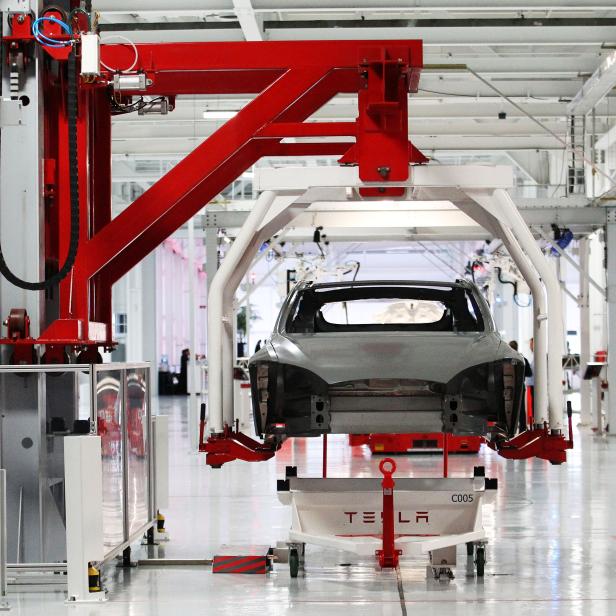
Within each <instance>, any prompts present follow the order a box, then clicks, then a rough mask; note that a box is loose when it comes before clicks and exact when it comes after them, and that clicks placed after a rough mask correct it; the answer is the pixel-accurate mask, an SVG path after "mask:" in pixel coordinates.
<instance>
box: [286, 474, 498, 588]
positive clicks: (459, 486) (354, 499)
mask: <svg viewBox="0 0 616 616" xmlns="http://www.w3.org/2000/svg"><path fill="white" fill-rule="evenodd" d="M296 475H297V469H296V468H295V467H287V473H286V478H285V479H284V480H281V481H279V482H278V498H279V500H280V502H281V503H283V504H285V505H290V506H291V508H292V522H291V530H290V532H289V540H288V546H289V554H288V556H289V566H290V570H291V576H292V577H295V576H296V575H297V572H298V569H299V566H300V565H301V564H302V562H303V553H304V545H305V544H314V545H320V546H323V547H330V548H335V549H338V550H344V551H346V552H351V553H354V554H358V555H360V556H374V554H375V552H376V551H377V550H378V549H380V548H381V545H382V532H383V530H382V529H383V524H382V519H381V518H382V511H383V491H382V487H381V481H382V480H381V479H378V478H355V479H304V478H299V477H297V476H296ZM394 480H395V488H394V533H395V547H396V549H398V550H400V551H401V556H400V557H401V558H402V559H411V558H418V557H422V556H426V555H427V556H428V557H429V565H428V567H427V571H428V574H429V575H432V576H434V577H436V578H440V577H441V576H443V575H445V576H448V577H449V578H452V577H453V574H452V571H451V568H452V567H453V566H455V564H456V546H458V545H460V544H466V546H467V554H468V555H469V556H470V555H474V562H475V565H476V572H477V577H482V576H483V574H484V564H485V545H486V543H487V540H486V533H485V531H484V529H483V526H482V505H483V504H484V503H485V502H486V499H489V498H490V497H491V496H492V495H494V494H495V490H496V487H497V481H496V479H486V477H485V471H484V468H483V467H475V471H474V477H471V478H468V479H464V478H462V479H460V478H447V479H444V478H443V479H442V478H434V479H432V478H426V479H417V478H412V479H407V478H400V477H398V478H394Z"/></svg>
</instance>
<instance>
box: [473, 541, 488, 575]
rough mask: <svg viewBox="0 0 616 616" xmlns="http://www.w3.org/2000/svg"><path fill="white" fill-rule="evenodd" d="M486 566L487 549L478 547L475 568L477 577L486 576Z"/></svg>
mask: <svg viewBox="0 0 616 616" xmlns="http://www.w3.org/2000/svg"><path fill="white" fill-rule="evenodd" d="M485 565H486V549H485V548H484V547H483V546H478V547H477V551H476V552H475V568H476V570H477V577H478V578H482V577H483V575H484V570H485Z"/></svg>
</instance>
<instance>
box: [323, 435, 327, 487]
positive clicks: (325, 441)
mask: <svg viewBox="0 0 616 616" xmlns="http://www.w3.org/2000/svg"><path fill="white" fill-rule="evenodd" d="M326 478H327V434H323V479H326Z"/></svg>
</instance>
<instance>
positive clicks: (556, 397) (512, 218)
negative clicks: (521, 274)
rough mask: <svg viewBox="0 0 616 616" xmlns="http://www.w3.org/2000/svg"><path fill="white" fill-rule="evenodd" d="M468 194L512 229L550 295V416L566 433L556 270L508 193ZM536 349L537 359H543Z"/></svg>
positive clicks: (554, 428)
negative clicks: (564, 427) (564, 428)
mask: <svg viewBox="0 0 616 616" xmlns="http://www.w3.org/2000/svg"><path fill="white" fill-rule="evenodd" d="M465 192H466V193H467V194H468V195H469V196H470V197H471V198H472V199H473V200H474V201H475V202H476V203H478V204H480V205H481V206H482V207H483V208H485V209H486V211H488V212H489V213H490V214H492V216H494V217H495V218H496V219H498V220H500V221H501V223H502V224H503V225H504V226H507V227H509V228H510V229H511V232H512V234H513V235H514V236H515V238H516V239H517V241H518V243H519V244H520V247H521V248H522V250H523V251H524V253H526V255H527V257H528V259H530V262H531V264H532V266H533V267H534V269H535V270H536V271H537V273H538V274H539V276H540V277H541V279H542V281H543V284H544V285H545V289H546V294H547V315H548V325H547V340H548V342H547V349H546V350H547V352H546V353H545V356H546V357H547V374H548V416H549V424H550V428H551V429H552V430H554V431H562V430H563V417H564V396H563V388H562V374H563V369H562V355H563V349H564V344H563V342H564V340H563V327H564V326H563V316H562V292H561V288H560V283H559V281H558V277H557V276H556V272H555V270H554V268H553V266H552V265H551V264H550V263H549V262H548V260H547V259H546V257H545V255H544V254H543V253H542V252H541V250H540V248H539V246H538V245H537V242H536V241H535V238H534V237H533V234H532V233H531V231H530V229H529V228H528V225H527V224H526V222H525V221H524V219H523V218H522V215H521V214H520V212H519V210H518V208H517V207H516V205H515V203H514V202H513V200H512V199H511V197H510V196H509V193H507V191H506V190H504V189H502V188H499V189H496V190H494V191H489V192H487V191H481V190H479V191H477V190H468V189H465ZM543 356H544V354H543V353H542V354H541V355H539V350H538V349H535V357H536V359H537V358H539V357H543Z"/></svg>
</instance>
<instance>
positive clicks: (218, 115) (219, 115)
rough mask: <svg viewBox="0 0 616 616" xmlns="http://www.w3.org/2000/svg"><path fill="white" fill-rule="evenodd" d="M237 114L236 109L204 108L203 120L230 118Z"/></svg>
mask: <svg viewBox="0 0 616 616" xmlns="http://www.w3.org/2000/svg"><path fill="white" fill-rule="evenodd" d="M236 115H237V111H216V110H209V109H206V110H205V111H204V112H203V119H204V120H230V119H231V118H234V117H235V116H236Z"/></svg>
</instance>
